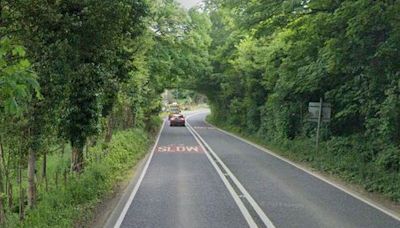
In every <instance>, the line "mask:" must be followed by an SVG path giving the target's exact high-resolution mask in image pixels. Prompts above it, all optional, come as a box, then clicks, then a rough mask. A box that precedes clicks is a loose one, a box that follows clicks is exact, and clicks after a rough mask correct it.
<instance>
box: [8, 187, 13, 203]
mask: <svg viewBox="0 0 400 228" xmlns="http://www.w3.org/2000/svg"><path fill="white" fill-rule="evenodd" d="M12 206H13V185H12V184H11V182H9V183H8V208H9V209H11V208H12Z"/></svg>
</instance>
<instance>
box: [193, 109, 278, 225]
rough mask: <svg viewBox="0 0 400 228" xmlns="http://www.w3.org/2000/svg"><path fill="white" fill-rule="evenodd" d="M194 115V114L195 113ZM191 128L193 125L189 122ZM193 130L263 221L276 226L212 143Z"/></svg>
mask: <svg viewBox="0 0 400 228" xmlns="http://www.w3.org/2000/svg"><path fill="white" fill-rule="evenodd" d="M193 116H194V115H193ZM188 125H189V127H190V128H192V127H191V125H190V124H188ZM192 130H193V132H194V133H195V134H196V135H197V137H198V138H199V139H200V141H202V142H203V144H204V145H205V146H206V147H207V149H208V150H209V151H210V153H211V154H212V155H213V156H214V157H215V158H216V159H217V161H218V162H219V163H220V164H221V166H222V167H223V168H224V169H225V171H226V172H227V173H228V175H229V176H230V177H231V179H232V181H233V182H234V183H235V185H236V186H237V187H238V188H239V190H240V191H241V192H242V193H243V195H244V196H245V197H246V199H247V201H248V202H249V203H250V205H251V206H252V207H253V209H254V211H255V212H256V213H257V215H258V216H259V217H260V219H261V220H262V221H263V223H264V224H265V225H266V226H267V227H268V228H275V226H274V224H273V223H272V221H271V220H270V219H269V218H268V216H267V215H266V214H265V213H264V211H263V210H262V209H261V207H260V206H259V205H258V203H257V202H256V201H255V200H254V199H253V197H252V196H251V195H250V193H249V192H248V191H247V190H246V188H245V187H244V186H243V185H242V184H241V183H240V181H239V180H238V179H237V178H236V176H235V175H234V174H233V173H232V171H231V170H230V169H229V168H228V167H227V166H226V165H225V163H224V162H223V161H222V160H221V159H220V157H219V156H218V155H217V154H216V153H215V152H214V150H213V149H212V148H211V147H210V145H208V144H207V142H206V141H205V140H204V139H203V138H202V137H201V136H200V134H199V133H197V132H196V131H195V130H194V129H193V128H192Z"/></svg>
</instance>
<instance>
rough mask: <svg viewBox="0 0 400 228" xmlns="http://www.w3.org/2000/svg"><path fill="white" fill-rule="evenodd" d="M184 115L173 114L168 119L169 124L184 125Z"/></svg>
mask: <svg viewBox="0 0 400 228" xmlns="http://www.w3.org/2000/svg"><path fill="white" fill-rule="evenodd" d="M185 124H186V122H185V117H184V116H183V115H182V114H173V115H172V116H171V118H170V119H169V126H185Z"/></svg>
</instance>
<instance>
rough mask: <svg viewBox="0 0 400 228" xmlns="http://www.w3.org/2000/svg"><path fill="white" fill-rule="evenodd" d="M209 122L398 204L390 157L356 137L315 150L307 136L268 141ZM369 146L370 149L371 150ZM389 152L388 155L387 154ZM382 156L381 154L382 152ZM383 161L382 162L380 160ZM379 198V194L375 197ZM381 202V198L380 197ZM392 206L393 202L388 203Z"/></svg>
mask: <svg viewBox="0 0 400 228" xmlns="http://www.w3.org/2000/svg"><path fill="white" fill-rule="evenodd" d="M207 121H208V122H209V123H212V124H214V125H215V126H218V127H219V128H221V129H224V130H226V131H229V132H232V133H234V134H236V135H238V136H240V137H242V138H245V139H247V140H249V141H251V142H254V143H256V144H258V145H261V146H263V147H265V148H267V149H269V150H271V151H274V152H275V153H276V154H278V155H281V156H283V157H285V158H288V159H289V160H292V161H294V162H300V163H302V164H304V165H306V166H308V167H311V168H313V169H315V170H318V171H321V172H322V173H325V174H329V175H332V176H333V177H337V178H339V179H340V180H343V181H345V182H346V183H351V184H355V185H357V186H360V187H361V188H362V189H364V190H365V191H366V192H370V193H378V194H380V195H381V196H383V198H384V200H386V199H387V200H390V201H392V203H394V204H396V205H395V207H398V203H399V202H400V172H398V171H397V169H388V168H387V167H388V165H387V164H391V163H390V162H391V161H392V162H393V161H395V159H394V160H393V159H392V160H389V161H388V160H383V158H376V156H375V154H377V152H376V151H375V150H376V149H374V146H373V145H372V146H371V145H369V144H368V143H364V142H365V141H364V140H362V138H360V137H359V136H354V137H347V138H332V139H330V140H329V141H325V142H322V143H320V149H319V150H318V151H316V149H315V142H314V141H313V140H311V139H309V138H296V139H293V140H288V139H286V140H282V139H280V140H271V139H268V138H267V137H263V136H260V135H257V134H247V133H244V132H243V131H241V129H239V128H237V127H235V126H229V125H226V124H224V123H220V122H218V121H215V120H214V119H213V118H212V116H208V117H207ZM371 148H372V149H371ZM382 154H383V155H385V157H384V158H386V157H390V158H393V156H392V154H396V153H395V152H393V151H391V150H388V151H383V152H382ZM387 154H389V155H390V156H386V155H387ZM381 156H382V155H381ZM382 160H383V161H382ZM374 198H379V200H380V197H374ZM380 201H381V200H380ZM391 206H392V205H391Z"/></svg>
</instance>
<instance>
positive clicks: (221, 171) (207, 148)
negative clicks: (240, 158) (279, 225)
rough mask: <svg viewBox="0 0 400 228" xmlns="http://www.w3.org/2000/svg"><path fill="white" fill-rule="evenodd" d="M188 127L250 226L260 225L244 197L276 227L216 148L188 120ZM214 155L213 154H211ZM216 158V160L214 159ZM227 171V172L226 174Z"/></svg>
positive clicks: (264, 220) (268, 223)
mask: <svg viewBox="0 0 400 228" xmlns="http://www.w3.org/2000/svg"><path fill="white" fill-rule="evenodd" d="M198 114H201V113H197V114H194V115H191V116H189V117H187V118H186V120H188V119H189V118H190V117H193V116H195V115H198ZM186 127H187V129H188V130H189V132H190V133H191V134H192V135H193V137H194V138H195V139H196V141H197V142H198V143H199V145H200V146H201V147H202V149H203V150H204V152H205V154H206V155H207V158H208V160H209V161H210V162H211V164H212V166H213V167H214V168H215V170H216V171H217V173H218V175H219V176H220V178H221V179H222V181H223V183H224V184H225V186H226V188H227V189H228V191H229V193H230V194H231V195H232V197H233V199H234V201H235V203H236V204H237V206H238V207H239V209H240V211H241V212H242V214H243V216H244V218H245V219H246V221H247V223H248V224H249V226H250V227H258V226H257V223H256V222H255V221H254V218H253V217H252V216H251V214H250V212H249V210H248V209H247V208H246V206H245V204H244V202H243V200H242V198H245V199H246V200H247V202H248V203H249V204H250V206H251V207H252V209H253V210H254V211H255V212H256V214H257V215H258V217H259V218H260V220H261V221H262V222H263V223H264V225H265V226H266V227H267V228H275V226H274V224H273V223H272V222H271V220H270V219H269V218H268V217H267V215H265V213H264V211H263V210H262V209H261V207H260V206H259V205H258V204H257V202H256V201H255V200H254V199H253V197H252V196H251V195H250V194H249V192H248V191H247V190H246V189H245V187H244V186H243V185H242V184H241V183H240V182H239V180H238V179H237V178H236V177H235V175H233V173H232V172H231V171H230V169H229V168H228V167H227V166H226V165H225V163H224V162H223V161H222V160H221V159H220V158H219V156H218V155H217V154H216V153H215V152H214V150H213V149H212V148H211V147H210V146H209V145H208V144H207V143H206V141H205V140H204V139H203V138H202V137H201V136H200V134H199V133H197V132H196V130H194V129H193V127H192V126H191V125H190V124H189V123H188V122H186ZM211 155H212V156H211ZM213 157H214V158H215V160H214V159H213ZM218 164H219V165H220V166H221V167H222V169H221V168H220V167H219V166H218ZM224 172H225V174H224ZM228 177H229V178H230V179H231V180H232V182H233V183H234V185H236V187H237V188H238V189H239V191H240V193H237V192H236V191H235V189H234V187H233V186H232V184H231V183H230V182H229V181H228Z"/></svg>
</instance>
